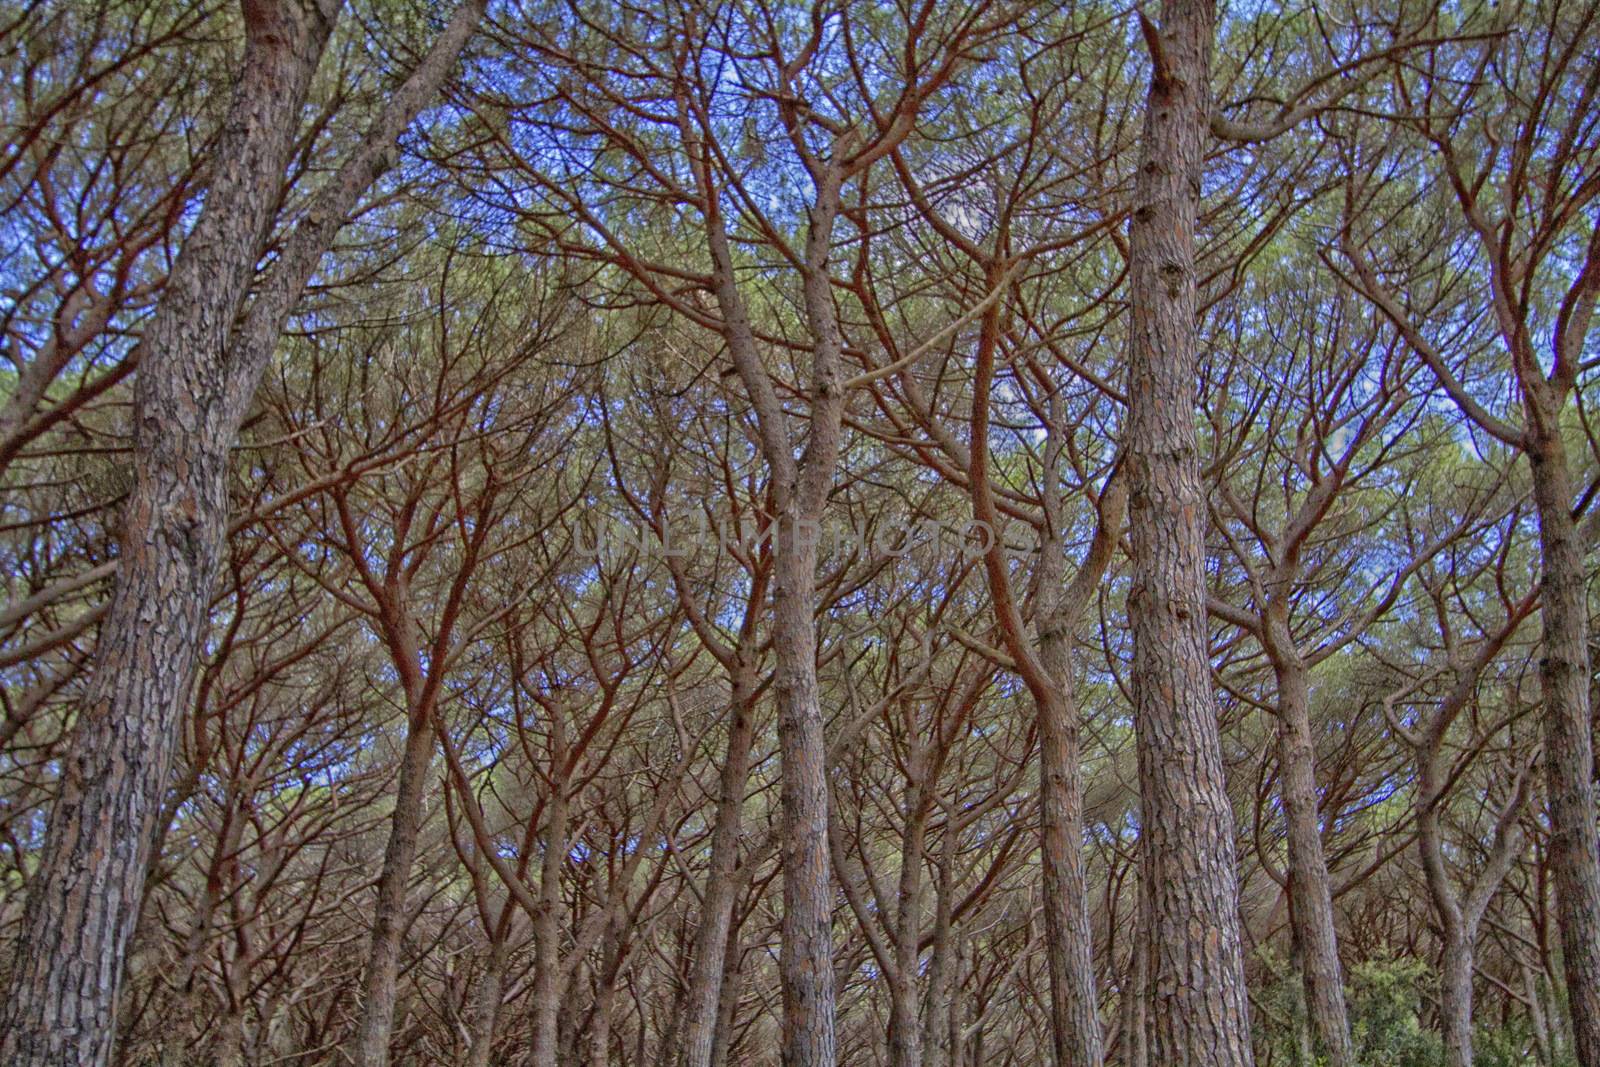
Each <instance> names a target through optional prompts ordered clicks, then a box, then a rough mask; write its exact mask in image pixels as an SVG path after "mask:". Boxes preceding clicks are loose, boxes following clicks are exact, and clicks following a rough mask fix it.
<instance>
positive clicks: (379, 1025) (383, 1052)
mask: <svg viewBox="0 0 1600 1067" xmlns="http://www.w3.org/2000/svg"><path fill="white" fill-rule="evenodd" d="M432 759H433V724H432V717H431V716H424V717H423V718H422V721H420V722H418V721H416V720H415V719H412V720H410V721H409V723H408V727H407V730H406V742H405V749H404V752H403V753H402V755H401V758H400V781H399V787H398V788H397V789H396V790H395V798H394V811H393V813H392V814H391V815H390V820H389V840H388V843H387V844H386V845H385V846H384V851H383V867H382V869H381V871H380V872H379V875H378V899H377V902H376V903H375V904H374V905H373V912H372V938H371V941H370V942H369V943H368V947H367V970H366V977H365V978H364V979H363V981H362V986H361V993H362V999H361V1016H360V1019H359V1020H358V1022H357V1024H356V1030H355V1034H354V1036H353V1039H352V1041H351V1043H350V1045H349V1046H348V1047H347V1048H346V1056H347V1057H348V1058H349V1060H350V1062H351V1063H353V1064H356V1065H357V1067H384V1065H385V1064H387V1063H388V1062H389V1033H390V1031H391V1030H392V1029H393V1027H394V1002H395V979H396V976H397V975H398V974H399V971H400V938H401V935H403V934H404V933H405V927H406V887H407V885H408V884H409V883H410V881H411V865H412V863H413V862H414V861H415V860H416V857H417V835H418V833H419V832H420V830H421V828H422V801H423V797H424V794H425V793H426V790H427V784H428V765H429V763H431V762H432Z"/></svg>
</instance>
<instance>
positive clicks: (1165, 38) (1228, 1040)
mask: <svg viewBox="0 0 1600 1067" xmlns="http://www.w3.org/2000/svg"><path fill="white" fill-rule="evenodd" d="M1162 12H1163V15H1162V18H1163V26H1162V28H1161V29H1160V30H1159V31H1157V30H1156V29H1155V27H1153V26H1151V25H1150V24H1149V23H1148V22H1147V21H1144V22H1143V27H1144V31H1145V36H1146V39H1147V41H1148V43H1149V46H1150V51H1151V56H1152V60H1153V67H1154V69H1153V71H1152V76H1151V82H1150V96H1149V105H1148V110H1147V112H1146V114H1145V123H1144V133H1143V142H1144V143H1143V148H1142V150H1141V153H1140V159H1139V170H1138V177H1137V179H1136V183H1135V189H1134V213H1133V221H1132V225H1131V228H1130V251H1129V270H1130V276H1131V289H1130V296H1131V300H1132V337H1131V342H1132V344H1131V353H1130V356H1131V358H1130V362H1129V381H1128V441H1127V452H1126V462H1127V465H1128V473H1129V492H1130V501H1129V503H1130V523H1129V525H1130V527H1131V529H1132V532H1133V585H1132V589H1131V591H1130V594H1129V602H1128V614H1129V620H1130V623H1131V626H1132V630H1133V646H1134V651H1133V701H1134V717H1135V724H1136V732H1137V740H1138V748H1139V783H1140V796H1141V800H1142V808H1141V841H1140V855H1141V859H1142V861H1143V877H1142V878H1141V889H1142V891H1143V892H1144V893H1145V894H1147V896H1148V900H1149V912H1148V917H1149V921H1150V927H1149V936H1150V971H1149V978H1148V994H1149V1003H1148V1011H1149V1022H1150V1056H1151V1059H1152V1060H1153V1061H1154V1062H1157V1063H1162V1064H1169V1063H1170V1064H1195V1065H1201V1064H1205V1065H1211V1064H1216V1065H1247V1064H1250V1063H1251V1062H1252V1058H1251V1049H1250V1026H1249V1005H1248V1001H1247V999H1246V993H1245V983H1244V960H1243V952H1242V949H1241V945H1240V931H1239V915H1238V900H1237V884H1236V873H1235V869H1234V821H1233V809H1232V807H1231V806H1230V804H1229V802H1228V792H1227V783H1226V780H1225V777H1224V772H1223V766H1222V752H1221V746H1220V744H1219V741H1218V737H1217V712H1216V702H1215V699H1214V697H1213V694H1212V692H1211V668H1210V661H1209V648H1208V643H1207V635H1206V588H1205V544H1204V539H1203V536H1202V528H1201V523H1202V521H1203V517H1204V515H1205V502H1204V498H1203V496H1202V494H1201V490H1200V470H1199V456H1198V453H1197V449H1196V434H1195V425H1194V419H1195V352H1196V347H1197V340H1196V332H1197V328H1196V319H1195V316H1196V292H1195V288H1196V282H1195V249H1194V229H1195V216H1196V213H1197V210H1198V205H1199V200H1200V181H1201V168H1202V161H1203V158H1204V148H1205V140H1206V131H1207V129H1208V126H1209V116H1210V109H1211V93H1210V87H1209V84H1208V79H1209V71H1210V60H1211V38H1212V27H1213V21H1214V18H1215V11H1214V8H1213V6H1212V4H1211V3H1210V0H1167V2H1166V3H1164V4H1163V6H1162ZM1141 21H1143V20H1141Z"/></svg>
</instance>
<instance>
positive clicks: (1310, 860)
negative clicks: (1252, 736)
mask: <svg viewBox="0 0 1600 1067" xmlns="http://www.w3.org/2000/svg"><path fill="white" fill-rule="evenodd" d="M1266 632H1267V644H1268V645H1269V658H1270V659H1271V660H1272V666H1273V673H1274V678H1275V680H1276V683H1277V689H1278V791H1279V794H1280V796H1281V798H1282V800H1283V809H1284V816H1285V822H1286V823H1287V828H1288V832H1287V838H1288V852H1289V857H1288V858H1289V921H1290V923H1291V925H1292V926H1293V928H1294V937H1295V943H1296V945H1298V946H1299V949H1300V978H1301V983H1302V984H1303V985H1304V987H1305V999H1306V1013H1307V1015H1308V1016H1309V1017H1310V1021H1311V1029H1312V1032H1313V1034H1314V1036H1315V1038H1316V1045H1317V1051H1318V1052H1320V1054H1321V1055H1322V1056H1324V1057H1325V1058H1326V1059H1327V1062H1328V1065H1329V1067H1349V1065H1350V1063H1351V1062H1352V1052H1351V1049H1350V1025H1349V1022H1348V1020H1347V1017H1346V1012H1345V1003H1344V976H1343V971H1342V969H1341V968H1340V965H1339V944H1338V940H1337V933H1336V932H1335V929H1334V921H1333V885H1332V879H1331V878H1329V876H1328V861H1327V858H1326V857H1325V856H1324V855H1323V851H1322V827H1321V820H1320V816H1319V810H1318V809H1319V803H1318V799H1317V771H1316V766H1317V764H1316V748H1315V744H1314V742H1313V740H1312V736H1311V689H1310V684H1309V682H1308V680H1307V669H1306V665H1305V662H1304V661H1303V660H1302V659H1301V657H1300V655H1299V652H1298V650H1297V649H1296V648H1295V647H1294V640H1293V635H1292V634H1290V633H1289V626H1288V621H1287V620H1286V619H1284V618H1283V617H1282V614H1281V612H1272V613H1271V614H1270V615H1269V618H1268V619H1267V627H1266Z"/></svg>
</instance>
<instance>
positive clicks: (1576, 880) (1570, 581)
mask: <svg viewBox="0 0 1600 1067" xmlns="http://www.w3.org/2000/svg"><path fill="white" fill-rule="evenodd" d="M1524 389H1525V391H1527V386H1524ZM1536 391H1537V392H1540V393H1541V394H1542V390H1536ZM1537 400H1538V397H1535V396H1533V395H1532V394H1531V393H1530V395H1529V396H1528V398H1527V400H1526V404H1527V406H1528V407H1529V408H1530V409H1532V408H1534V407H1535V406H1536V405H1537ZM1537 406H1542V407H1544V408H1546V409H1547V410H1545V411H1542V412H1541V411H1534V410H1530V411H1529V416H1530V417H1529V419H1528V424H1529V431H1528V435H1529V445H1528V449H1527V452H1528V459H1529V462H1530V463H1531V464H1532V466H1533V493H1534V501H1535V504H1536V505H1537V507H1538V511H1539V540H1540V547H1541V550H1542V556H1543V568H1544V573H1543V582H1542V584H1541V587H1540V619H1541V621H1542V622H1543V625H1544V643H1543V652H1544V654H1543V656H1542V658H1541V659H1540V660H1539V683H1540V688H1541V690H1542V693H1543V697H1544V773H1545V792H1546V795H1547V797H1548V802H1549V806H1550V845H1549V848H1550V869H1551V870H1552V871H1553V872H1554V878H1555V889H1556V914H1557V915H1558V916H1559V918H1560V925H1561V948H1562V965H1563V967H1564V969H1565V970H1566V976H1567V995H1568V997H1569V998H1570V1002H1571V1007H1572V1036H1573V1044H1574V1051H1575V1052H1576V1053H1577V1060H1578V1062H1579V1063H1580V1064H1583V1065H1584V1067H1595V1065H1600V835H1597V832H1596V828H1595V795H1594V781H1593V778H1592V777H1591V776H1592V775H1593V773H1594V749H1593V744H1594V740H1593V734H1592V730H1591V725H1590V720H1589V714H1590V711H1589V685H1590V682H1591V677H1590V665H1589V644H1588V635H1589V613H1588V604H1587V598H1586V593H1585V584H1584V571H1583V546H1582V544H1581V543H1580V541H1579V537H1578V529H1577V524H1576V523H1575V522H1574V521H1573V518H1572V500H1573V492H1572V477H1571V474H1570V471H1569V468H1568V465H1567V456H1566V450H1565V448H1564V447H1563V444H1562V441H1561V437H1560V434H1559V428H1558V421H1559V420H1558V414H1557V412H1556V411H1555V410H1554V409H1555V404H1554V403H1553V402H1552V403H1547V404H1543V405H1537Z"/></svg>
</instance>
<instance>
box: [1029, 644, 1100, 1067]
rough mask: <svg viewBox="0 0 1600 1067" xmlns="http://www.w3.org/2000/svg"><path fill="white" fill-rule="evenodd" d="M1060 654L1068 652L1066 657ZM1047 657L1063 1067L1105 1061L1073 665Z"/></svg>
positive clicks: (1049, 883) (1046, 728) (1054, 941)
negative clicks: (1051, 685) (1052, 685)
mask: <svg viewBox="0 0 1600 1067" xmlns="http://www.w3.org/2000/svg"><path fill="white" fill-rule="evenodd" d="M1063 658H1065V657H1064V656H1063ZM1046 663H1047V665H1048V666H1050V668H1051V674H1052V675H1053V676H1054V677H1055V678H1056V680H1057V681H1058V683H1059V685H1060V689H1059V690H1058V692H1057V694H1056V695H1055V698H1054V699H1051V700H1049V701H1047V702H1046V704H1045V705H1044V706H1042V707H1040V708H1039V776H1040V786H1039V788H1040V798H1039V802H1040V807H1041V814H1040V818H1041V820H1042V822H1043V833H1042V835H1041V836H1042V841H1041V847H1042V856H1041V859H1042V861H1043V864H1044V889H1045V905H1044V919H1045V942H1046V953H1047V955H1048V959H1049V964H1050V990H1051V1002H1052V1003H1051V1015H1052V1019H1051V1024H1052V1025H1051V1029H1052V1031H1053V1034H1052V1036H1053V1038H1054V1041H1055V1054H1056V1063H1057V1064H1058V1065H1059V1067H1100V1064H1101V1063H1102V1062H1103V1059H1104V1055H1105V1053H1104V1049H1103V1048H1102V1045H1101V1036H1100V999H1099V995H1098V993H1097V983H1096V978H1095V972H1094V933H1093V930H1092V928H1091V927H1090V925H1089V883H1088V878H1087V876H1086V874H1085V872H1084V866H1083V788H1082V784H1081V782H1080V781H1079V753H1078V724H1077V715H1078V709H1077V702H1076V700H1075V699H1074V693H1073V680H1072V672H1071V667H1070V664H1068V663H1061V664H1051V663H1049V659H1048V658H1047V659H1046Z"/></svg>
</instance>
